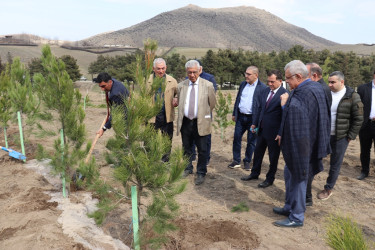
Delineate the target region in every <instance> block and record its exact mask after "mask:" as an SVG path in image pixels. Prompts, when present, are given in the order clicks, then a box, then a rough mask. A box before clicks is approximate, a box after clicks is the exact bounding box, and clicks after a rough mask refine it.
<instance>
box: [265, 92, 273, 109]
mask: <svg viewBox="0 0 375 250" xmlns="http://www.w3.org/2000/svg"><path fill="white" fill-rule="evenodd" d="M272 97H273V91H272V90H271V95H270V97H269V98H268V100H267V102H266V108H267V107H268V105H269V104H270V102H271V100H272Z"/></svg>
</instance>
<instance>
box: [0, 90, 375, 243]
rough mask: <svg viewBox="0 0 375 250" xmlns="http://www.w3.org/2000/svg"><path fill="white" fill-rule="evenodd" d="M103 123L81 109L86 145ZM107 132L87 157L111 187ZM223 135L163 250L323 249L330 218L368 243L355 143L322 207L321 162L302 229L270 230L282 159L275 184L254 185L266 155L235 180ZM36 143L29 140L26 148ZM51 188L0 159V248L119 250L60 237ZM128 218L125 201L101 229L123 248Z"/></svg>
mask: <svg viewBox="0 0 375 250" xmlns="http://www.w3.org/2000/svg"><path fill="white" fill-rule="evenodd" d="M85 92H86V90H85ZM89 95H90V99H91V100H93V101H92V103H93V104H95V105H96V104H100V103H102V100H101V97H100V92H98V91H96V90H95V88H93V89H90V92H89ZM104 116H105V110H104V109H99V108H94V107H92V106H88V107H87V111H86V125H87V131H88V135H89V138H91V137H92V138H93V137H94V133H95V132H96V130H97V126H98V124H100V122H101V120H102V119H103V117H104ZM111 133H112V132H111V131H107V132H106V134H105V137H103V138H101V139H100V140H99V142H98V144H97V146H96V149H95V151H94V155H95V156H96V157H97V158H98V163H99V165H100V166H101V174H102V176H103V178H104V179H105V180H107V181H109V182H115V181H114V179H113V176H112V168H110V167H109V166H107V165H106V164H105V162H104V159H103V156H102V154H101V153H102V152H103V151H104V150H105V148H104V145H105V142H106V140H107V139H108V138H109V137H110V136H111ZM226 136H227V138H228V141H227V142H225V143H224V142H222V141H221V139H220V135H219V133H218V132H214V133H213V136H212V138H213V139H212V155H211V162H210V166H209V168H208V175H207V178H206V182H205V183H204V184H203V185H201V186H195V185H194V181H193V178H194V177H193V176H190V177H188V179H187V180H188V185H187V189H186V191H185V192H184V193H182V194H181V195H179V197H178V201H179V203H180V205H181V210H180V216H179V218H178V219H177V220H176V224H177V225H178V226H179V227H180V230H179V231H177V232H174V233H172V234H171V235H170V242H169V243H168V244H167V245H165V246H164V248H165V249H289V250H293V249H328V246H327V245H326V243H325V241H324V237H325V218H326V217H327V216H328V215H329V214H331V213H335V212H339V213H340V214H342V215H351V216H352V217H353V218H354V219H355V221H357V222H358V223H359V224H360V225H361V226H362V228H363V230H364V233H365V235H366V237H367V238H368V239H369V240H372V241H375V213H374V211H375V171H374V169H375V168H374V167H373V166H372V168H371V172H370V177H368V178H366V179H365V180H364V181H358V180H357V179H356V176H357V175H358V174H359V172H360V167H359V165H360V163H359V141H358V140H356V141H352V142H351V143H350V144H349V147H348V150H347V152H346V156H345V159H344V163H343V166H342V171H341V175H340V177H339V179H338V182H337V184H336V186H335V189H334V191H333V195H332V197H331V198H330V199H328V200H326V201H320V200H318V199H317V198H316V194H317V192H319V191H320V190H321V189H322V188H323V186H324V183H325V180H326V178H327V169H328V163H329V162H328V159H325V160H324V166H325V171H324V172H322V173H320V174H319V175H318V176H317V177H316V178H315V181H314V183H313V194H314V205H313V206H312V207H309V208H308V209H307V211H306V220H305V225H304V226H303V227H302V228H297V229H285V228H279V227H275V226H273V225H272V222H274V221H275V220H279V219H282V217H281V216H278V215H275V214H273V212H272V208H273V207H274V206H281V205H282V204H283V201H284V190H285V187H284V179H283V165H284V161H283V159H282V157H281V159H280V161H279V166H278V172H277V176H276V180H275V182H274V185H273V186H270V187H268V188H266V189H260V188H258V187H257V185H258V184H259V183H260V182H262V181H263V180H264V178H265V172H266V171H267V168H268V163H269V162H268V159H267V154H266V157H265V159H264V163H263V166H262V173H261V176H260V179H259V180H253V181H250V182H243V181H241V180H240V177H241V176H243V175H247V174H249V172H246V171H244V170H242V169H235V170H232V169H229V168H227V165H228V164H229V163H230V161H231V159H232V153H231V152H232V139H233V127H231V128H228V129H227V133H226ZM244 139H245V137H244ZM38 141H39V142H40V140H38V139H35V140H32V141H31V144H35V143H36V142H38ZM1 143H2V141H1ZM173 144H174V146H176V147H180V146H181V138H180V137H177V136H175V137H174V139H173ZM244 147H245V141H243V147H242V148H244ZM372 159H375V155H372ZM372 162H373V161H372ZM374 165H375V164H374ZM57 189H58V187H56V186H55V185H54V184H53V183H52V184H51V183H50V182H49V181H47V179H46V178H45V177H44V176H43V175H41V174H38V173H37V172H35V170H32V169H28V168H26V167H25V164H22V163H19V162H16V161H13V160H9V157H8V156H6V155H5V154H3V153H1V154H0V211H1V213H0V249H86V248H88V249H90V248H92V249H121V247H119V246H118V245H116V244H114V245H102V246H99V245H95V244H97V243H95V242H96V241H95V239H94V236H90V235H87V237H86V239H85V240H86V242H88V244H90V243H91V244H92V245H85V244H84V243H82V242H83V241H82V242H80V241H79V240H77V239H75V238H74V237H73V236H72V235H69V234H67V233H66V231H65V233H64V226H63V225H64V220H70V219H71V218H69V217H63V216H62V215H63V213H62V211H61V210H60V209H59V208H58V206H62V205H63V204H62V203H63V202H61V201H60V203H58V202H57V201H56V200H54V199H52V200H51V194H50V193H51V192H55V191H56V190H57ZM78 193H79V192H78ZM80 200H82V198H77V197H75V196H71V197H70V202H71V203H73V204H74V203H79V202H78V201H80ZM240 202H245V204H247V205H248V206H249V208H250V210H249V211H248V212H242V213H233V212H231V211H230V210H231V208H232V207H233V206H235V205H238V204H239V203H240ZM82 216H84V214H82ZM130 218H131V214H130V205H129V202H127V201H124V202H122V203H121V204H120V205H119V207H118V208H117V209H115V210H113V211H112V212H111V213H110V215H109V216H108V217H107V219H106V221H105V223H104V225H103V226H102V228H101V229H102V231H103V232H104V233H107V234H108V235H111V236H112V237H113V238H115V239H120V240H121V241H123V242H124V243H125V244H126V245H129V246H130V243H131V238H132V236H131V230H130V229H129V225H130V221H131V220H130ZM87 234H89V233H87ZM90 237H91V240H92V241H91V242H90Z"/></svg>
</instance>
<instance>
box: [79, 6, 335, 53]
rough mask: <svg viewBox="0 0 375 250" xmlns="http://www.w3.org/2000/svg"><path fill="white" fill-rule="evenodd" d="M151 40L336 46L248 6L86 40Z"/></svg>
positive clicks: (183, 12) (178, 16) (166, 16)
mask: <svg viewBox="0 0 375 250" xmlns="http://www.w3.org/2000/svg"><path fill="white" fill-rule="evenodd" d="M148 37H150V38H152V39H156V40H157V41H158V42H159V45H160V46H165V47H173V46H179V47H190V48H232V49H237V48H243V49H246V50H258V51H265V52H267V51H272V50H275V51H280V50H287V49H289V48H290V47H292V46H293V45H295V44H299V45H302V46H304V47H305V48H317V47H325V46H331V45H335V44H336V43H334V42H331V41H328V40H326V39H323V38H321V37H318V36H315V35H313V34H312V33H310V32H308V31H307V30H305V29H303V28H300V27H297V26H295V25H292V24H290V23H287V22H285V21H284V20H282V19H281V18H279V17H277V16H275V15H273V14H271V13H269V12H267V11H265V10H261V9H257V8H254V7H246V6H239V7H231V8H218V9H211V8H209V9H208V8H201V7H198V6H195V5H188V6H186V7H183V8H180V9H176V10H173V11H168V12H164V13H161V14H159V15H157V16H155V17H153V18H151V19H149V20H146V21H144V22H141V23H139V24H137V25H134V26H131V27H129V28H126V29H121V30H118V31H114V32H109V33H105V34H99V35H96V36H93V37H90V38H88V39H85V40H83V41H85V42H87V43H89V44H91V45H94V46H104V45H109V44H116V45H117V44H118V45H127V46H132V47H142V42H143V40H144V39H146V38H148ZM83 41H82V42H83Z"/></svg>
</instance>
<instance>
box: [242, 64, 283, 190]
mask: <svg viewBox="0 0 375 250" xmlns="http://www.w3.org/2000/svg"><path fill="white" fill-rule="evenodd" d="M267 76H268V77H267V84H268V88H266V89H265V90H264V91H263V92H262V93H261V98H260V101H261V105H260V106H259V110H258V112H254V115H253V118H254V119H253V125H251V127H252V128H253V132H255V131H254V129H255V128H258V138H257V143H256V146H255V151H254V161H253V168H252V169H251V174H250V175H249V176H244V177H242V178H241V180H243V181H250V180H256V179H258V177H259V175H260V172H261V168H262V162H263V157H264V154H265V152H266V149H267V148H268V155H269V161H270V167H269V170H268V173H267V175H266V179H265V180H264V181H263V182H262V183H259V184H258V187H260V188H266V187H269V186H271V185H272V184H273V181H274V180H275V175H276V171H277V164H278V162H279V156H280V146H279V145H278V143H277V141H276V140H275V138H276V136H277V133H278V132H279V129H280V123H281V117H282V113H283V111H282V108H281V105H280V96H281V95H282V94H284V93H287V92H288V91H287V90H286V89H285V88H284V87H283V86H282V82H283V77H282V74H281V72H280V71H279V70H271V71H269V72H268V73H267Z"/></svg>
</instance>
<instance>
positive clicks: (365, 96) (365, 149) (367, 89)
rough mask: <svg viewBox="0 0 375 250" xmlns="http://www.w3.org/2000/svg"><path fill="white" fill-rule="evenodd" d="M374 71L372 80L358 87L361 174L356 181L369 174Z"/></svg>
mask: <svg viewBox="0 0 375 250" xmlns="http://www.w3.org/2000/svg"><path fill="white" fill-rule="evenodd" d="M374 91H375V70H374V76H373V80H372V81H371V82H369V83H365V84H362V85H361V86H359V87H358V94H359V96H360V97H361V101H362V103H363V124H362V127H361V130H360V131H359V141H360V145H361V157H360V158H361V165H362V170H361V174H360V175H359V176H358V177H357V179H358V180H363V179H365V178H366V177H367V176H368V175H369V172H370V152H371V146H372V143H373V142H374V143H375V108H373V103H375V94H373V92H374Z"/></svg>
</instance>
